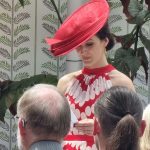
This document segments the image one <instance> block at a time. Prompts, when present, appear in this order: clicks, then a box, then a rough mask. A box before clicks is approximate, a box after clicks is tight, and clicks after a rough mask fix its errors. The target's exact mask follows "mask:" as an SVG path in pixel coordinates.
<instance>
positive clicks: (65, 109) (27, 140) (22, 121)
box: [17, 84, 70, 147]
mask: <svg viewBox="0 0 150 150" xmlns="http://www.w3.org/2000/svg"><path fill="white" fill-rule="evenodd" d="M17 116H18V117H19V122H18V138H20V139H18V141H19V142H21V144H19V145H22V147H24V145H28V146H30V145H31V144H32V142H36V141H38V140H56V141H61V140H62V139H63V137H64V136H65V135H66V134H67V133H68V131H69V129H70V108H69V104H68V102H67V100H66V98H65V97H64V96H63V95H62V94H61V93H60V92H59V91H58V90H57V88H56V87H54V86H52V85H47V84H37V85H35V86H33V87H32V88H30V89H28V90H27V91H25V92H24V94H23V95H22V96H21V98H20V99H19V101H18V104H17Z"/></svg>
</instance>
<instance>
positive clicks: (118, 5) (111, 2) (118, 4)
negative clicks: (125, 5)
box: [108, 1, 122, 9]
mask: <svg viewBox="0 0 150 150" xmlns="http://www.w3.org/2000/svg"><path fill="white" fill-rule="evenodd" d="M108 3H109V6H110V8H111V9H115V8H120V7H121V6H122V4H121V2H120V1H119V2H118V1H117V2H113V1H109V2H108Z"/></svg>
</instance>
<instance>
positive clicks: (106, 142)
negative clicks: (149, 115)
mask: <svg viewBox="0 0 150 150" xmlns="http://www.w3.org/2000/svg"><path fill="white" fill-rule="evenodd" d="M94 112H95V116H96V120H97V121H96V122H97V124H98V125H97V126H98V128H99V130H98V132H97V134H98V140H99V149H101V150H139V149H140V148H139V137H140V136H141V135H142V134H143V132H144V129H145V122H144V121H142V113H143V108H142V104H141V101H140V99H139V97H138V96H137V94H136V93H135V92H133V91H131V90H129V89H127V88H125V87H121V86H116V87H112V88H110V89H109V90H107V91H106V92H105V93H104V94H103V95H102V97H101V98H100V99H99V100H98V101H97V102H96V104H95V106H94ZM106 118H107V119H106Z"/></svg>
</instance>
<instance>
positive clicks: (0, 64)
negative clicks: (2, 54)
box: [0, 61, 10, 71]
mask: <svg viewBox="0 0 150 150" xmlns="http://www.w3.org/2000/svg"><path fill="white" fill-rule="evenodd" d="M0 68H2V69H4V70H7V71H10V64H8V62H7V61H0Z"/></svg>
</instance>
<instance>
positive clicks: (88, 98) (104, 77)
mask: <svg viewBox="0 0 150 150" xmlns="http://www.w3.org/2000/svg"><path fill="white" fill-rule="evenodd" d="M108 16H109V6H108V3H107V1H105V0H93V1H90V2H88V3H86V4H84V5H83V6H81V7H80V8H79V9H77V10H76V11H75V12H74V13H73V14H72V15H70V16H69V18H68V19H66V21H65V22H64V23H63V24H62V26H61V27H60V28H59V29H58V31H57V32H56V34H55V35H54V38H52V39H47V43H48V44H49V45H51V52H52V53H53V54H54V55H55V56H60V55H65V54H67V53H68V52H70V51H71V50H73V49H76V50H77V53H78V54H79V56H80V58H81V59H82V60H83V64H84V68H83V69H82V70H79V71H77V72H73V73H70V74H67V75H65V76H64V77H62V78H61V79H60V80H59V82H58V88H59V89H60V90H61V91H62V92H63V93H64V94H65V95H66V97H67V99H68V101H69V102H70V107H71V110H72V111H73V112H74V114H75V115H76V117H77V119H78V122H77V123H76V124H74V128H72V129H71V131H70V133H69V135H68V136H67V137H66V138H65V142H64V143H65V144H64V149H66V150H72V149H73V150H76V149H77V150H78V149H80V150H86V149H93V150H96V146H95V144H94V139H93V129H94V121H93V117H94V103H95V101H97V99H98V98H99V97H100V95H101V94H102V93H103V92H104V91H106V90H108V89H109V88H110V87H111V86H115V85H124V86H126V87H128V88H130V89H133V90H134V86H133V84H132V81H131V80H130V79H129V78H128V77H127V76H126V75H124V74H123V73H121V72H119V71H118V70H116V69H115V68H114V67H113V66H112V65H110V64H108V62H107V59H106V50H110V49H111V48H112V47H113V45H114V42H113V38H112V36H111V34H110V31H109V29H108V24H107V20H108Z"/></svg>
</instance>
